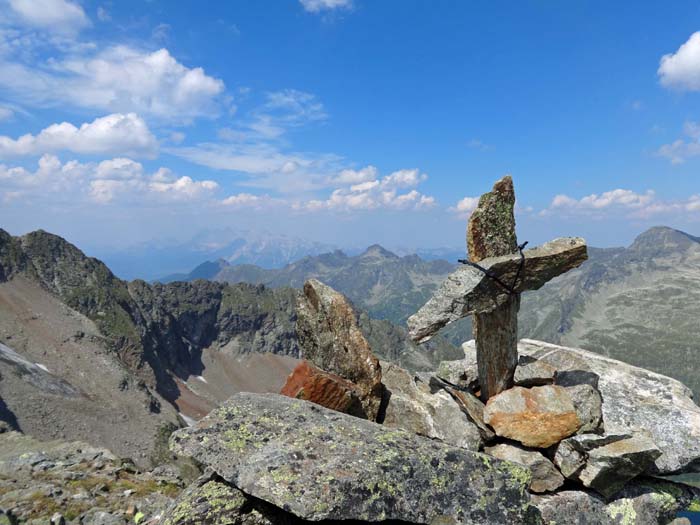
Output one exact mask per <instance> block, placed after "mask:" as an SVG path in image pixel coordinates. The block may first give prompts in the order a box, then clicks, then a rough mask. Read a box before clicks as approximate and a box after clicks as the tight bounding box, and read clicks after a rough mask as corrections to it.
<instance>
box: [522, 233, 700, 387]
mask: <svg viewBox="0 0 700 525" xmlns="http://www.w3.org/2000/svg"><path fill="white" fill-rule="evenodd" d="M520 321H521V325H522V331H523V334H526V335H527V336H528V337H532V338H535V339H543V340H545V341H550V342H553V343H561V344H564V345H567V346H578V347H582V348H586V349H589V350H592V351H595V352H598V353H601V354H604V355H607V356H609V357H613V358H615V359H621V360H623V361H627V362H629V363H633V364H635V365H637V366H641V367H644V368H648V369H650V370H654V371H657V372H661V373H663V374H666V375H669V376H672V377H675V378H676V379H679V380H680V381H682V382H684V383H685V384H686V385H688V386H689V387H690V388H691V389H692V390H693V391H694V392H695V395H696V400H698V399H700V397H698V396H700V238H698V237H694V236H692V235H689V234H687V233H683V232H680V231H677V230H673V229H671V228H666V227H656V228H652V229H650V230H648V231H646V232H644V233H642V234H641V235H640V236H639V237H637V239H636V240H635V241H634V242H633V243H632V245H631V246H629V247H628V248H615V249H606V250H596V249H591V250H590V257H589V260H588V261H587V262H586V263H584V264H583V265H582V266H581V267H580V268H578V269H577V270H574V271H572V272H569V273H567V274H564V275H562V276H561V277H559V278H557V279H555V280H553V281H552V282H550V283H548V284H547V285H545V286H544V287H543V288H542V289H540V290H538V291H537V292H533V293H529V294H525V295H524V296H523V302H522V306H521V309H520Z"/></svg>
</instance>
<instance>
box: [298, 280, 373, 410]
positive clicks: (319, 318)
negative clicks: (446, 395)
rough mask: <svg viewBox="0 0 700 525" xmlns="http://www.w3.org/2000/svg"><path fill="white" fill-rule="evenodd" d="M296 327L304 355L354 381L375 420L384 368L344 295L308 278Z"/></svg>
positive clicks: (326, 368)
mask: <svg viewBox="0 0 700 525" xmlns="http://www.w3.org/2000/svg"><path fill="white" fill-rule="evenodd" d="M296 331H297V337H298V339H299V346H300V348H301V351H302V357H303V358H304V359H308V360H309V361H311V362H312V363H313V364H314V365H316V366H317V367H318V368H320V369H321V370H325V371H326V372H330V373H332V374H336V375H339V376H340V377H342V378H344V379H347V380H348V381H351V382H353V383H355V384H356V385H357V390H358V392H359V394H360V398H361V402H362V407H363V409H364V412H365V416H364V417H366V418H367V419H370V420H372V421H374V420H376V418H377V413H378V412H379V406H380V404H381V401H382V395H383V390H384V389H383V387H382V369H381V367H380V366H379V360H378V359H377V357H376V356H375V355H374V354H373V353H372V349H371V348H370V346H369V343H368V342H367V339H365V336H364V335H363V334H362V331H361V330H360V327H359V326H358V324H357V318H356V316H355V311H354V310H353V308H352V305H351V304H350V302H349V301H348V300H347V299H346V298H345V296H344V295H343V294H341V293H339V292H336V291H335V290H334V289H333V288H331V287H330V286H327V285H325V284H323V283H322V282H320V281H317V280H316V279H309V280H308V281H306V283H304V290H303V293H302V294H301V296H300V297H299V300H298V302H297V323H296Z"/></svg>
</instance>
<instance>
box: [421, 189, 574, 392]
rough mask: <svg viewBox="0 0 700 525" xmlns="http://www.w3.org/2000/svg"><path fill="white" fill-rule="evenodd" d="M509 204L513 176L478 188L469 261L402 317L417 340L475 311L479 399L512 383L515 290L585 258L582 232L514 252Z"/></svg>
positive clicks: (469, 238) (517, 297)
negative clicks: (485, 190)
mask: <svg viewBox="0 0 700 525" xmlns="http://www.w3.org/2000/svg"><path fill="white" fill-rule="evenodd" d="M514 206H515V191H514V190H513V180H512V179H511V178H510V177H509V176H506V177H503V178H502V179H501V180H499V181H498V182H496V184H494V186H493V190H492V191H491V192H489V193H485V194H484V195H482V196H481V198H480V199H479V205H478V206H477V208H476V209H475V210H474V212H473V213H472V215H471V217H470V218H469V223H468V225H467V249H468V252H469V258H470V259H469V260H468V261H465V262H467V263H469V264H467V265H465V266H464V267H463V268H461V269H460V270H458V271H457V272H455V273H453V274H452V275H450V277H449V279H448V280H447V281H446V282H445V284H443V285H442V287H441V288H440V289H439V290H438V291H437V293H436V294H435V295H434V296H433V298H432V299H431V300H430V301H428V303H427V304H426V305H425V306H424V307H423V308H421V309H420V310H419V311H418V312H417V313H416V314H415V315H413V316H412V317H410V318H409V320H408V326H409V330H410V334H411V337H412V338H413V339H414V340H415V341H418V342H423V341H426V340H427V339H429V338H430V337H431V336H432V335H433V334H435V333H436V332H437V331H438V330H439V329H440V328H442V327H443V326H445V325H447V324H449V323H451V322H453V321H456V320H457V319H461V318H462V317H465V316H467V315H473V317H474V324H473V326H474V335H475V338H476V352H477V356H478V366H479V382H480V385H481V399H482V400H483V401H488V399H489V398H490V397H492V396H495V395H497V394H499V393H500V392H502V391H503V390H506V389H508V388H510V387H512V386H513V374H515V367H516V366H517V364H518V350H517V345H518V310H519V309H520V293H521V292H523V291H526V290H536V289H538V288H540V287H542V286H543V285H544V284H545V283H546V282H547V281H549V280H550V279H552V278H553V277H556V276H557V275H560V274H562V273H564V272H567V271H569V270H571V269H573V268H576V267H577V266H580V265H581V263H583V261H585V260H586V243H585V241H584V240H583V239H580V238H566V239H556V240H554V241H552V242H550V243H547V244H544V245H543V246H541V247H540V248H536V249H534V250H528V251H526V252H524V253H521V254H519V253H518V249H519V248H522V246H521V247H519V246H518V241H517V238H516V235H515V216H514V213H513V209H514ZM523 246H524V245H523ZM476 263H480V264H478V265H476Z"/></svg>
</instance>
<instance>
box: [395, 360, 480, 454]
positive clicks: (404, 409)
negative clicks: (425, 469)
mask: <svg viewBox="0 0 700 525" xmlns="http://www.w3.org/2000/svg"><path fill="white" fill-rule="evenodd" d="M381 365H382V380H383V382H384V386H385V387H386V389H387V396H388V403H387V407H386V413H385V416H384V421H383V425H384V426H386V427H389V428H402V429H404V430H408V431H409V432H414V433H416V434H420V435H423V436H426V437H430V438H436V439H439V440H441V441H444V442H445V443H448V444H450V445H454V446H457V447H462V448H466V449H468V450H479V447H480V446H481V437H480V432H479V429H478V428H477V426H476V425H475V424H474V423H472V422H471V421H470V420H469V419H468V418H467V416H466V415H465V414H464V413H463V412H462V410H461V409H460V407H459V405H458V404H457V403H456V402H455V401H454V399H453V398H452V397H451V396H450V395H449V394H448V393H447V392H445V391H443V390H440V391H437V392H435V393H431V392H430V387H429V385H427V384H425V383H423V382H420V381H419V382H416V381H415V380H414V378H413V376H412V375H411V374H409V373H408V372H407V371H406V370H404V369H403V368H401V367H400V366H398V365H395V364H392V363H385V362H383V363H381Z"/></svg>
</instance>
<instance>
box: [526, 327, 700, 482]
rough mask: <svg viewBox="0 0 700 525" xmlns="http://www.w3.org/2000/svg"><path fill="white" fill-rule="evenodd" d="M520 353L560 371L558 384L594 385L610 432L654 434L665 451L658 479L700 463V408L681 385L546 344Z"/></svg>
mask: <svg viewBox="0 0 700 525" xmlns="http://www.w3.org/2000/svg"><path fill="white" fill-rule="evenodd" d="M518 351H519V352H520V353H521V354H525V355H529V356H532V357H534V358H537V359H539V360H542V361H545V362H546V363H548V364H550V365H552V366H553V367H554V368H556V369H557V381H559V378H560V376H562V372H564V375H565V376H566V375H567V374H568V375H570V376H588V377H591V379H592V380H593V379H594V380H595V381H596V382H597V386H598V389H599V390H600V393H601V395H602V398H603V405H602V410H603V424H604V425H605V432H606V433H609V434H630V433H632V434H634V433H638V432H640V431H641V432H648V433H649V434H650V436H651V439H652V441H653V442H654V443H655V445H656V446H657V447H658V448H659V449H660V450H661V455H660V456H659V457H658V458H656V460H655V461H654V463H653V465H652V466H651V470H652V471H653V472H654V473H673V472H676V471H679V470H682V469H684V468H686V467H688V466H689V465H690V464H692V463H694V462H696V461H697V460H698V459H700V408H699V407H698V406H697V405H696V404H695V403H694V402H693V399H692V392H691V391H690V389H689V388H688V387H686V386H685V385H683V384H682V383H680V382H679V381H676V380H675V379H672V378H670V377H666V376H664V375H661V374H657V373H654V372H651V371H649V370H645V369H643V368H638V367H636V366H632V365H628V364H626V363H623V362H621V361H617V360H615V359H610V358H608V357H604V356H602V355H599V354H595V353H593V352H588V351H586V350H581V349H576V348H567V347H563V346H558V345H553V344H549V343H543V342H541V341H534V340H530V339H523V340H521V341H520V343H519V345H518ZM584 367H585V369H583V368H584Z"/></svg>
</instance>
